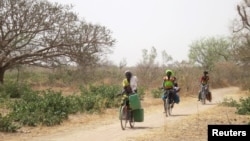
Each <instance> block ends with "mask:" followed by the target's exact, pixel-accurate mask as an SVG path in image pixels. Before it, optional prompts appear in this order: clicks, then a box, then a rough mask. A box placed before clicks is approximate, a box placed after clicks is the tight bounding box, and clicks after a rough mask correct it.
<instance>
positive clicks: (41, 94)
mask: <svg viewBox="0 0 250 141" xmlns="http://www.w3.org/2000/svg"><path fill="white" fill-rule="evenodd" d="M0 90H1V91H0V98H1V99H4V101H5V104H1V107H3V105H7V110H8V112H7V113H6V114H5V115H0V131H5V132H15V131H16V130H17V129H19V128H21V126H23V125H27V126H37V125H46V126H53V125H58V124H60V123H62V122H63V120H66V119H67V118H68V115H69V114H75V113H77V112H88V113H93V112H98V113H100V112H102V110H104V109H106V108H114V107H118V104H119V102H118V100H119V99H118V98H115V95H116V94H117V93H118V92H119V91H120V86H118V85H104V84H103V85H89V86H88V87H80V94H79V95H77V94H72V95H69V96H63V95H62V93H61V92H56V91H53V90H51V89H47V90H43V91H34V90H32V89H31V88H30V87H28V86H24V85H20V84H16V83H9V84H8V85H4V86H2V87H1V89H0ZM139 95H140V96H143V95H144V92H143V89H140V90H139ZM1 107H0V108H1Z"/></svg>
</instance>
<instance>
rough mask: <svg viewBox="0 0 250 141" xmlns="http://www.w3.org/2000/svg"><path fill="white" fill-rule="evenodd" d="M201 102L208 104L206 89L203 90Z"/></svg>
mask: <svg viewBox="0 0 250 141" xmlns="http://www.w3.org/2000/svg"><path fill="white" fill-rule="evenodd" d="M201 103H202V104H203V105H204V104H206V94H205V91H204V90H203V91H202V92H201Z"/></svg>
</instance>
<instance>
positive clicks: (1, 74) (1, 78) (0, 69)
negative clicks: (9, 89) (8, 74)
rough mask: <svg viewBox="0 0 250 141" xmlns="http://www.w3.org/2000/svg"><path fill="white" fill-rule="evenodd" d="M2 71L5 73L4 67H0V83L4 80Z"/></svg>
mask: <svg viewBox="0 0 250 141" xmlns="http://www.w3.org/2000/svg"><path fill="white" fill-rule="evenodd" d="M4 73H5V69H3V68H0V85H1V84H4V81H3V79H4Z"/></svg>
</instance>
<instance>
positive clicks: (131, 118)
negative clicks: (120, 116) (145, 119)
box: [129, 110, 135, 128]
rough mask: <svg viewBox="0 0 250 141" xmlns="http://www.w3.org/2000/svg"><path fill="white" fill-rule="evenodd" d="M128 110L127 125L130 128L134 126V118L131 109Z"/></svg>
mask: <svg viewBox="0 0 250 141" xmlns="http://www.w3.org/2000/svg"><path fill="white" fill-rule="evenodd" d="M129 112H130V114H129V125H130V127H131V128H134V126H135V120H134V115H133V111H132V110H130V111H129Z"/></svg>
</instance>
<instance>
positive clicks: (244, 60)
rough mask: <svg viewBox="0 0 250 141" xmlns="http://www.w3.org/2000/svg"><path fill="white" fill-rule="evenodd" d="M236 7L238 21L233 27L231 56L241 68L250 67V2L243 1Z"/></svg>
mask: <svg viewBox="0 0 250 141" xmlns="http://www.w3.org/2000/svg"><path fill="white" fill-rule="evenodd" d="M242 2H243V3H241V4H238V5H237V11H238V15H239V18H240V19H239V20H238V21H237V22H236V24H235V25H234V27H233V43H234V46H233V47H234V48H233V54H234V58H235V60H236V61H237V62H239V63H240V64H242V66H246V67H247V66H250V21H249V20H250V19H249V15H250V13H249V8H250V1H249V0H244V1H242Z"/></svg>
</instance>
